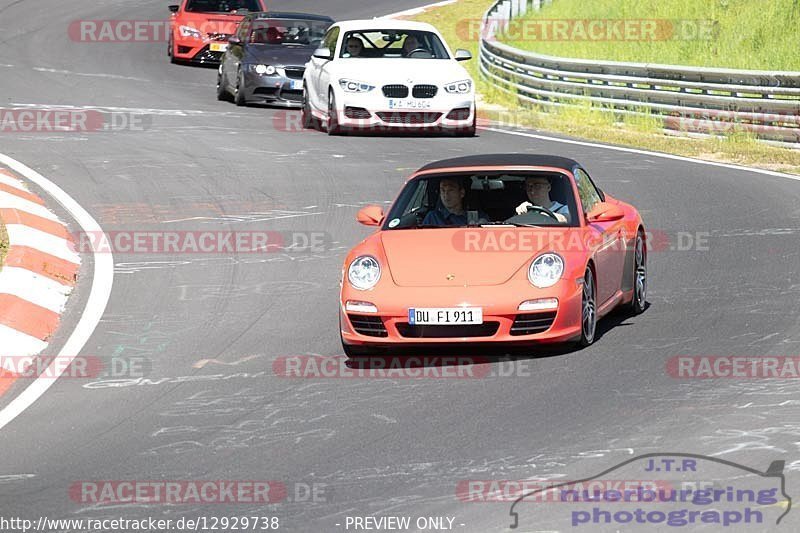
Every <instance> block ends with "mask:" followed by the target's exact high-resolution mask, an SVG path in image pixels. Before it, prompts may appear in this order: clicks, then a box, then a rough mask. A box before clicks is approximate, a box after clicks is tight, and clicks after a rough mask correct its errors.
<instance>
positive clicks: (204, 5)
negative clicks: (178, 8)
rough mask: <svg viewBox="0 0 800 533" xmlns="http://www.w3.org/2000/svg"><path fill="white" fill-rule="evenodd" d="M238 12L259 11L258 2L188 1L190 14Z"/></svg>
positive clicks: (225, 0) (231, 0) (238, 0)
mask: <svg viewBox="0 0 800 533" xmlns="http://www.w3.org/2000/svg"><path fill="white" fill-rule="evenodd" d="M239 10H247V11H261V5H260V3H259V0H189V1H188V2H187V3H186V11H189V12H190V13H233V12H235V11H239Z"/></svg>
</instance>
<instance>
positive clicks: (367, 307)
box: [344, 300, 378, 313]
mask: <svg viewBox="0 0 800 533" xmlns="http://www.w3.org/2000/svg"><path fill="white" fill-rule="evenodd" d="M344 308H345V309H346V310H347V311H352V312H354V313H377V312H378V308H377V307H375V304H371V303H369V302H359V301H354V300H347V303H346V304H344Z"/></svg>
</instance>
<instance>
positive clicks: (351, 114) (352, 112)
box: [344, 107, 372, 118]
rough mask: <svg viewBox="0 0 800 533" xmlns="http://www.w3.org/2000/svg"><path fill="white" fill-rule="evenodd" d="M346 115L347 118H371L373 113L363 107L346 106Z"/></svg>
mask: <svg viewBox="0 0 800 533" xmlns="http://www.w3.org/2000/svg"><path fill="white" fill-rule="evenodd" d="M344 116H346V117H347V118H369V117H371V116H372V115H371V114H370V112H369V111H367V110H366V109H364V108H363V107H345V108H344Z"/></svg>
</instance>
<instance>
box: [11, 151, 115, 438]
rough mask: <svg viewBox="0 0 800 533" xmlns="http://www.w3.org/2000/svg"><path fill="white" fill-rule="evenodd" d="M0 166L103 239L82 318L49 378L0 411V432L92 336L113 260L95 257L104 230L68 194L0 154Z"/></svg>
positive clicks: (107, 256) (105, 299) (95, 245)
mask: <svg viewBox="0 0 800 533" xmlns="http://www.w3.org/2000/svg"><path fill="white" fill-rule="evenodd" d="M0 163H2V164H4V165H6V166H7V167H8V168H10V169H11V170H13V171H14V172H16V173H18V174H20V175H22V176H24V177H25V178H27V179H29V180H31V181H32V182H33V183H35V184H36V185H38V186H39V187H41V188H42V189H43V190H44V191H45V192H47V193H48V194H49V195H50V196H52V197H53V198H54V199H55V200H56V201H57V202H58V203H59V204H61V206H62V207H63V208H64V209H66V210H67V212H69V214H70V215H72V217H73V218H74V219H75V220H76V221H77V222H78V224H79V225H80V226H81V229H82V230H83V231H85V232H87V233H89V232H95V234H97V235H103V239H100V240H101V241H102V242H99V243H92V253H93V255H94V273H93V276H92V288H91V291H90V292H89V298H88V299H87V300H86V307H85V308H84V310H83V314H82V315H81V317H80V319H79V320H78V323H77V325H76V326H75V329H73V331H72V333H71V334H70V336H69V338H68V339H67V342H66V343H64V346H63V347H62V348H61V351H60V352H59V353H58V356H57V358H56V359H54V360H53V363H52V364H51V365H50V368H48V369H47V371H46V372H44V373H43V374H42V375H43V376H48V377H44V378H41V377H40V378H37V379H36V380H35V381H34V382H33V383H31V384H30V385H29V386H28V388H26V389H25V390H24V391H22V393H21V394H20V395H19V396H17V397H16V398H14V399H13V400H11V402H10V403H9V404H8V405H7V406H5V407H4V408H3V410H2V411H0V429H2V428H4V427H5V426H6V425H8V424H9V423H10V422H11V421H12V420H14V419H15V418H16V417H18V416H19V415H20V414H22V412H23V411H25V409H27V408H28V407H30V406H31V405H33V403H34V402H35V401H36V400H38V399H39V398H40V397H41V396H42V395H43V394H44V393H45V392H47V389H49V388H50V386H51V385H53V383H55V382H56V379H57V378H58V377H59V376H61V374H62V373H63V372H64V370H65V369H66V368H67V367H68V366H69V365H68V364H66V365H65V364H62V361H71V360H72V359H74V358H75V357H76V356H77V355H78V354H79V353H80V351H81V350H82V349H83V347H84V345H86V342H87V341H88V340H89V338H90V337H91V336H92V333H94V330H95V328H96V327H97V324H98V323H99V322H100V319H101V318H102V316H103V313H104V312H105V309H106V305H107V304H108V299H109V297H110V296H111V288H112V286H113V284H114V257H113V255H112V254H111V253H98V249H99V248H98V247H99V246H106V250H107V249H108V247H107V245H108V240H107V237H106V235H105V233H104V232H103V229H102V228H101V227H100V224H98V223H97V221H96V220H95V219H94V218H93V217H92V215H90V214H89V213H88V212H87V211H86V210H85V209H84V208H83V207H81V205H80V204H78V202H76V201H75V200H74V199H73V198H72V197H71V196H70V195H69V194H67V193H66V192H64V190H63V189H62V188H61V187H59V186H58V185H56V184H55V183H53V182H52V181H50V180H48V179H47V178H45V177H44V176H42V175H41V174H39V173H38V172H36V171H35V170H33V169H31V168H29V167H27V166H25V165H23V164H22V163H20V162H19V161H17V160H15V159H12V158H10V157H8V156H7V155H4V154H0ZM53 378H56V379H53Z"/></svg>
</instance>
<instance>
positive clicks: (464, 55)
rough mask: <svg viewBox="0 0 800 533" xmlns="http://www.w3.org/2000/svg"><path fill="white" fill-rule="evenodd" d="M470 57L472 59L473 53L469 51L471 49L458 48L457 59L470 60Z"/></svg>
mask: <svg viewBox="0 0 800 533" xmlns="http://www.w3.org/2000/svg"><path fill="white" fill-rule="evenodd" d="M470 59H472V54H470V53H469V50H463V49H461V48H459V49H458V50H456V61H469V60H470Z"/></svg>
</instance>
